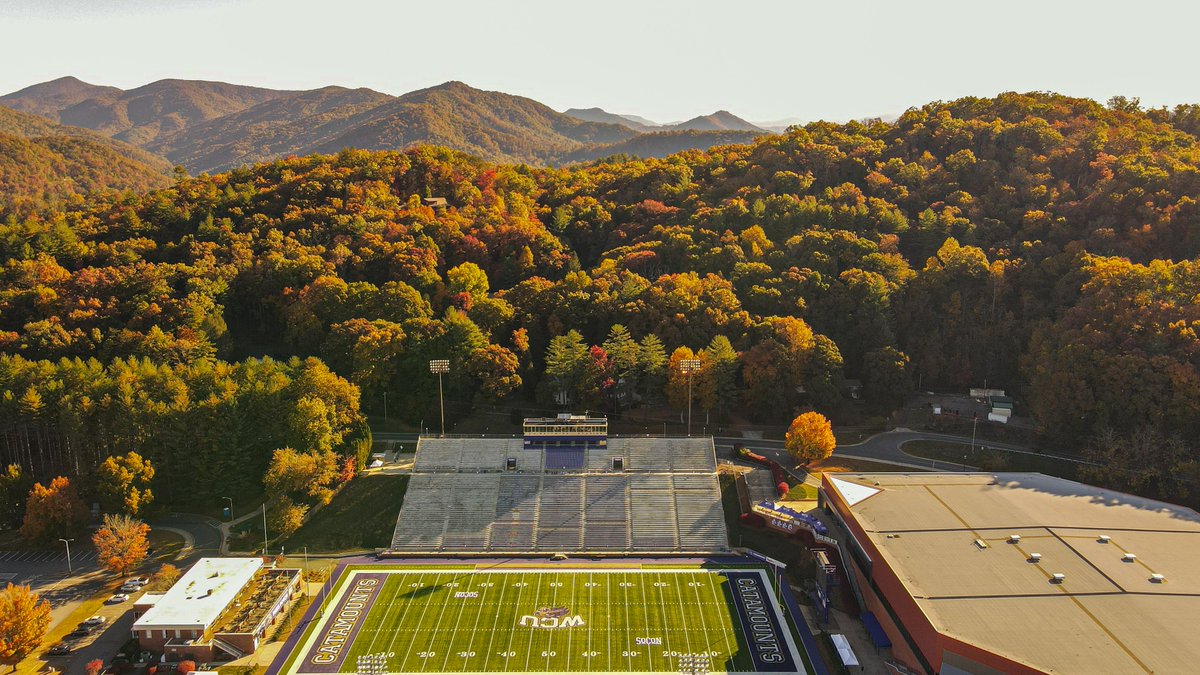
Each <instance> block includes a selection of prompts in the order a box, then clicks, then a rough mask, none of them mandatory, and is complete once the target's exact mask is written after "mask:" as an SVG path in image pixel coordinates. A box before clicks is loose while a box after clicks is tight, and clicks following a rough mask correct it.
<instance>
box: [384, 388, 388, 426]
mask: <svg viewBox="0 0 1200 675" xmlns="http://www.w3.org/2000/svg"><path fill="white" fill-rule="evenodd" d="M383 423H384V424H387V392H386V391H385V392H383Z"/></svg>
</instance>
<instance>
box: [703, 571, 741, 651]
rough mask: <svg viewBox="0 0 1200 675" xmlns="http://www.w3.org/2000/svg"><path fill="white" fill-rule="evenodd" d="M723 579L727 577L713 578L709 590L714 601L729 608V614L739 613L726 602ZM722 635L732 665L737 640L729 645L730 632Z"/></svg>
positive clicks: (726, 631)
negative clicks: (722, 588) (731, 612)
mask: <svg viewBox="0 0 1200 675" xmlns="http://www.w3.org/2000/svg"><path fill="white" fill-rule="evenodd" d="M722 579H725V577H724V576H722V575H720V574H714V575H713V577H712V580H713V582H714V583H711V584H709V586H708V590H709V591H711V592H712V594H713V600H714V601H716V602H719V604H722V605H725V607H726V608H727V610H726V612H727V613H728V612H729V611H737V610H736V609H734V608H731V607H729V602H728V601H727V600H725V593H724V592H723V591H722V590H721V583H723V582H722V581H721V580H722ZM722 623H723V622H722ZM730 626H731V627H733V622H732V621H730ZM734 629H735V630H736V627H734ZM721 635H722V636H723V637H724V638H725V649H726V651H727V652H728V653H729V660H730V663H731V665H732V662H733V657H734V655H735V654H736V652H737V649H735V647H736V639H735V644H730V643H729V630H727V629H723V630H722V631H721ZM735 667H736V666H735Z"/></svg>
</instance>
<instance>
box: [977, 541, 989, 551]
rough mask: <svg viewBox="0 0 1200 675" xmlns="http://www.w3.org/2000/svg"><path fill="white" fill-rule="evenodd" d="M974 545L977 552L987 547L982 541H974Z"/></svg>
mask: <svg viewBox="0 0 1200 675" xmlns="http://www.w3.org/2000/svg"><path fill="white" fill-rule="evenodd" d="M975 545H976V546H978V547H979V550H981V551H982V550H983V549H985V548H987V547H988V545H987V542H986V541H984V540H982V539H976V540H975Z"/></svg>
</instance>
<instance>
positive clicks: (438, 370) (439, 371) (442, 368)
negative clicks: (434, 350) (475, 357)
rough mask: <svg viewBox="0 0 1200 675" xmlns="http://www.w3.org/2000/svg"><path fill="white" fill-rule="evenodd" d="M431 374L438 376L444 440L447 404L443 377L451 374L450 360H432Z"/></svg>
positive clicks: (439, 405)
mask: <svg viewBox="0 0 1200 675" xmlns="http://www.w3.org/2000/svg"><path fill="white" fill-rule="evenodd" d="M429 372H431V373H434V374H435V375H437V376H438V408H439V409H440V410H441V412H442V438H445V437H446V403H445V401H444V400H443V399H442V375H444V374H446V373H448V372H450V361H449V360H448V359H432V360H431V361H430V362H429Z"/></svg>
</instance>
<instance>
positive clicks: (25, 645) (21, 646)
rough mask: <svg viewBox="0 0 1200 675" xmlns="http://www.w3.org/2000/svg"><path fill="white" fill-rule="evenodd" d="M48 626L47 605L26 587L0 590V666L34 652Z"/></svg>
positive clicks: (48, 604) (14, 661)
mask: <svg viewBox="0 0 1200 675" xmlns="http://www.w3.org/2000/svg"><path fill="white" fill-rule="evenodd" d="M49 627H50V603H49V602H47V601H45V600H42V599H41V597H39V596H38V594H37V593H34V592H33V591H31V590H30V589H29V587H28V586H14V585H12V584H11V583H10V584H9V585H8V587H6V588H5V589H4V590H0V663H7V664H9V665H12V666H13V670H14V671H15V670H16V663H17V662H18V661H20V660H21V659H23V658H25V657H26V656H27V655H28V654H29V653H30V652H32V651H33V650H35V649H37V648H38V646H39V645H41V644H42V640H43V639H44V638H45V637H46V629H47V628H49Z"/></svg>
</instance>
